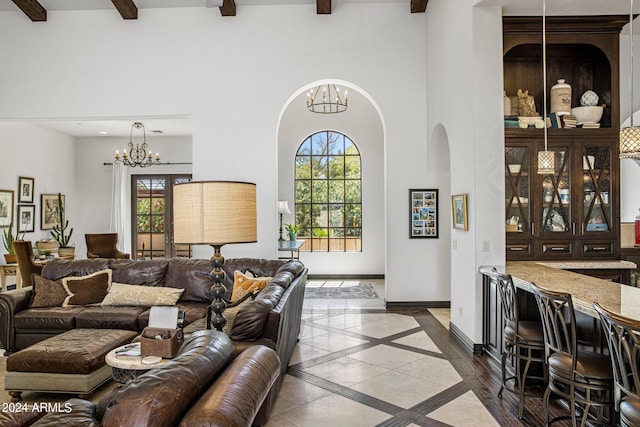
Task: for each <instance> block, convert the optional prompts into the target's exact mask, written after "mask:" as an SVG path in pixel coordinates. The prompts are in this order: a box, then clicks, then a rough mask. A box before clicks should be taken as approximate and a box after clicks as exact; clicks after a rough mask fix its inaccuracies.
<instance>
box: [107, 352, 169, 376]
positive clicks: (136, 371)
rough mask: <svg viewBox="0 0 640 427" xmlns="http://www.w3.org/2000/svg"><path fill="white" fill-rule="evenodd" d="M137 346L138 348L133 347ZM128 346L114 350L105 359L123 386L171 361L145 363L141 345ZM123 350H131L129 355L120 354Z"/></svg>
mask: <svg viewBox="0 0 640 427" xmlns="http://www.w3.org/2000/svg"><path fill="white" fill-rule="evenodd" d="M134 344H136V345H137V346H136V347H131V346H132V345H134ZM134 344H127V345H123V346H120V347H117V348H114V349H113V350H111V351H110V352H109V353H107V355H106V356H105V358H104V361H105V363H106V364H107V365H109V366H111V376H112V377H113V379H114V380H115V381H117V382H119V383H121V384H125V383H127V382H129V381H131V380H134V379H136V378H138V377H139V376H140V375H142V374H144V373H145V372H147V371H149V370H150V369H153V368H157V367H158V366H162V365H164V364H165V363H167V362H168V361H169V360H170V359H162V360H160V361H159V362H157V363H153V364H148V363H143V361H142V359H143V357H142V356H141V355H140V343H139V342H138V343H134ZM123 350H129V351H127V353H124V354H118V353H120V352H121V351H123Z"/></svg>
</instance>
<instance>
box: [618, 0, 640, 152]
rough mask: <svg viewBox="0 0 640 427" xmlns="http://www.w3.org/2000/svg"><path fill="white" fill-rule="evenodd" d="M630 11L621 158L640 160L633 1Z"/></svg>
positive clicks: (621, 131)
mask: <svg viewBox="0 0 640 427" xmlns="http://www.w3.org/2000/svg"><path fill="white" fill-rule="evenodd" d="M630 3H631V8H630V10H629V64H630V66H629V71H630V72H629V92H630V95H629V100H630V102H629V106H630V108H629V115H630V124H629V127H626V128H623V129H621V130H620V158H621V159H635V160H638V159H640V127H637V126H635V127H634V126H633V0H631V2H630Z"/></svg>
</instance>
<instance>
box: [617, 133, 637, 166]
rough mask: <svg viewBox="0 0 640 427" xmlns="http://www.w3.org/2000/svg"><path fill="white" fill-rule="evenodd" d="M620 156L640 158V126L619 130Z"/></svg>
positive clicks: (622, 157) (623, 157)
mask: <svg viewBox="0 0 640 427" xmlns="http://www.w3.org/2000/svg"><path fill="white" fill-rule="evenodd" d="M620 158H621V159H640V127H628V128H624V129H621V130H620Z"/></svg>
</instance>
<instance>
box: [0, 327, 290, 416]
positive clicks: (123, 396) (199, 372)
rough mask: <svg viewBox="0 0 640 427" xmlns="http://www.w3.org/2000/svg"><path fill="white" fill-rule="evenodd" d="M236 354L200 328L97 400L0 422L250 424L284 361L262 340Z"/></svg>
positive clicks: (225, 339)
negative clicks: (172, 352) (174, 351)
mask: <svg viewBox="0 0 640 427" xmlns="http://www.w3.org/2000/svg"><path fill="white" fill-rule="evenodd" d="M233 354H234V349H233V344H232V343H231V340H230V339H229V338H228V337H227V335H226V334H224V333H222V332H218V331H210V330H203V331H197V332H195V333H193V334H191V335H190V336H189V337H187V338H186V340H185V342H184V344H183V345H182V347H181V348H180V352H179V353H178V355H177V356H176V357H175V358H174V359H172V360H171V361H170V362H168V363H167V364H165V365H163V366H162V367H159V368H156V369H152V370H150V371H148V372H146V373H144V374H142V375H140V376H139V377H138V378H136V379H135V380H132V381H130V382H128V383H127V384H125V385H123V386H121V387H118V388H116V389H114V391H113V392H112V393H110V394H107V395H106V396H104V397H103V398H102V399H101V400H100V401H99V402H98V403H97V405H96V404H94V403H92V402H89V401H86V400H82V399H70V400H68V401H67V402H65V403H63V404H62V405H61V408H63V410H61V411H56V412H50V413H48V414H46V415H44V417H42V414H39V413H37V412H25V413H9V412H7V413H0V423H2V425H4V426H10V425H16V426H19V425H33V426H40V427H42V426H55V427H58V426H61V425H82V426H104V427H109V426H133V425H135V426H154V427H174V426H185V427H186V426H188V427H199V426H213V425H218V426H229V427H232V426H238V427H240V426H250V425H251V424H252V420H254V417H255V415H256V413H257V411H258V408H259V407H260V405H261V404H262V402H263V400H264V399H265V396H266V395H267V393H268V392H269V390H270V389H271V386H272V384H273V383H274V381H275V380H276V378H277V377H278V376H279V375H280V361H279V359H278V356H277V355H276V353H275V351H273V350H272V349H270V348H268V347H265V346H261V345H257V346H253V347H251V348H248V349H246V350H245V351H243V352H242V353H240V354H239V355H238V356H236V357H235V358H234V357H233ZM41 417H42V418H41ZM38 418H39V419H38ZM35 419H37V421H35V423H34V424H31V423H32V422H34V420H35Z"/></svg>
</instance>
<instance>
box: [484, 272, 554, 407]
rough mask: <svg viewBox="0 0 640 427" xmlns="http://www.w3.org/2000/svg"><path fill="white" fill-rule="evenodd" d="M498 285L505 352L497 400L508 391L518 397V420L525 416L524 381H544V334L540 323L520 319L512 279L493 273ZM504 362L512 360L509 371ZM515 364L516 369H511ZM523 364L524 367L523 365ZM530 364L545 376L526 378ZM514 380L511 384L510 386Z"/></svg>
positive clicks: (508, 275) (505, 275)
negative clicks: (538, 365) (535, 366)
mask: <svg viewBox="0 0 640 427" xmlns="http://www.w3.org/2000/svg"><path fill="white" fill-rule="evenodd" d="M492 276H493V278H495V280H496V282H497V287H498V290H499V291H500V298H501V300H502V321H503V325H504V329H503V336H504V349H503V350H502V358H501V367H502V386H500V391H499V392H498V397H499V398H502V392H503V390H504V389H505V388H506V389H507V390H509V391H511V392H513V393H515V394H517V395H518V398H519V401H518V419H522V417H523V414H524V403H525V396H527V395H526V394H525V387H526V383H527V379H537V380H541V381H545V382H546V367H545V366H544V335H543V332H542V324H541V323H540V322H535V321H524V320H519V307H518V297H517V295H516V287H515V286H514V284H513V278H512V277H511V275H510V274H501V273H498V272H496V273H495V274H493V275H492ZM507 359H508V360H509V361H511V363H510V365H511V366H512V369H509V367H508V363H507ZM514 362H515V368H513V365H514ZM523 363H524V367H523V366H522V364H523ZM532 363H540V365H542V367H543V368H544V369H543V373H544V376H543V377H541V376H535V375H529V369H530V368H531V364H532ZM509 381H513V385H510V384H509Z"/></svg>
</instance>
